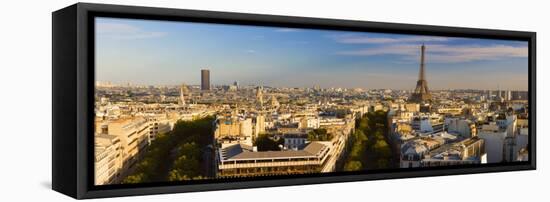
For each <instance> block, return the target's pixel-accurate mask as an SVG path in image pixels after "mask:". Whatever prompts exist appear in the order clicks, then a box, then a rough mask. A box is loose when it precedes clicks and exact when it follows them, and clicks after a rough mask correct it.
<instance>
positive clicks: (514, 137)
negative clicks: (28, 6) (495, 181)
mask: <svg viewBox="0 0 550 202" xmlns="http://www.w3.org/2000/svg"><path fill="white" fill-rule="evenodd" d="M52 15H53V28H52V29H53V56H52V57H53V68H52V69H53V173H52V178H53V189H54V190H56V191H59V192H61V193H63V194H66V195H69V196H72V197H74V198H96V197H112V196H127V195H143V194H159V193H178V192H192V191H208V190H222V189H240V188H252V187H266V186H283V185H302V184H314V183H331V182H349V181H358V180H376V179H393V178H406V177H422V176H441V175H455V174H472V173H485V172H502V171H519V170H533V169H535V168H536V166H535V165H536V164H535V162H536V149H535V147H536V144H535V143H536V141H535V137H536V131H535V123H536V122H535V111H536V105H535V100H536V99H535V95H536V88H535V84H536V82H535V78H536V77H535V70H536V66H535V64H536V60H535V55H536V53H535V50H536V48H535V45H536V42H535V36H536V35H535V33H534V32H523V31H504V30H488V29H473V28H457V27H441V26H426V25H411V24H395V23H379V22H364V21H351V20H334V19H318V18H304V17H287V16H273V15H257V14H242V13H227V12H211V11H195V10H181V9H167V8H150V7H131V6H117V5H102V4H87V3H78V4H75V5H72V6H69V7H67V8H64V9H61V10H59V11H55V12H54V13H53V14H52Z"/></svg>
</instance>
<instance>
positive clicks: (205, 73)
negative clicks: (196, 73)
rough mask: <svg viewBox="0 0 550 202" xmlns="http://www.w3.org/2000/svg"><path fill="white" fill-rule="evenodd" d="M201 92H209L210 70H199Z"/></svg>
mask: <svg viewBox="0 0 550 202" xmlns="http://www.w3.org/2000/svg"><path fill="white" fill-rule="evenodd" d="M201 90H210V70H208V69H201Z"/></svg>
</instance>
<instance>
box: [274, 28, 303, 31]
mask: <svg viewBox="0 0 550 202" xmlns="http://www.w3.org/2000/svg"><path fill="white" fill-rule="evenodd" d="M275 31H276V32H299V31H300V29H294V28H280V29H276V30H275Z"/></svg>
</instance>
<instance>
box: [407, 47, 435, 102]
mask: <svg viewBox="0 0 550 202" xmlns="http://www.w3.org/2000/svg"><path fill="white" fill-rule="evenodd" d="M425 51H426V46H424V44H422V46H421V47H420V72H419V73H418V81H417V82H416V88H415V89H414V92H413V94H412V96H411V98H410V99H409V101H411V102H416V103H421V102H427V101H430V100H431V99H432V95H431V94H430V91H429V90H428V81H426V75H425V71H426V70H425V63H424V60H425V56H424V54H425Z"/></svg>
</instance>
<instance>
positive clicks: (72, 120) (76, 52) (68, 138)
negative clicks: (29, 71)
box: [52, 3, 536, 199]
mask: <svg viewBox="0 0 550 202" xmlns="http://www.w3.org/2000/svg"><path fill="white" fill-rule="evenodd" d="M94 17H117V18H130V19H155V20H167V21H185V22H207V23H220V24H236V25H260V26H283V27H291V28H315V29H328V30H348V31H368V32H383V33H400V34H416V35H437V36H452V37H471V38H486V39H507V40H521V41H527V42H528V44H529V47H528V49H529V50H528V51H529V57H528V63H529V72H528V73H529V78H528V79H529V84H528V87H529V89H528V90H529V114H530V115H529V147H530V148H529V152H530V154H529V161H527V162H510V163H506V164H489V165H476V166H453V167H436V168H421V169H420V168H410V169H406V170H403V169H395V170H381V171H371V172H368V173H365V172H349V173H348V172H346V173H328V174H307V175H300V176H299V177H296V176H293V175H289V176H284V177H281V176H277V177H258V178H254V179H253V180H251V179H233V180H205V181H200V182H165V183H150V184H136V185H123V184H121V185H102V186H95V185H94V184H93V169H94V166H93V165H94V164H93V162H94V161H93V160H94V156H93V155H94V153H93V144H91V143H92V142H93V141H94V140H93V115H94V111H93V108H94V107H93V106H94V100H93V97H94V96H93V93H94V90H95V89H94V60H93V58H94V37H93V36H94V33H93V31H94V21H93V19H94ZM52 21H53V26H52V43H53V44H52V47H53V50H52V51H53V54H52V76H53V78H52V88H53V90H52V91H53V93H52V94H53V95H52V114H53V117H52V154H53V157H52V188H53V190H56V191H58V192H61V193H63V194H66V195H68V196H71V197H74V198H77V199H84V198H98V197H114V196H131V195H145V194H164V193H181V192H195V191H209V190H225V189H242V188H256V187H272V186H287V185H305V184H317V183H335V182H351V181H363V180H379V179H394V178H410V177H424V176H443V175H457V174H473V173H488V172H504V171H519V170H535V169H536V130H535V128H536V33H535V32H523V31H505V30H491V29H473V28H459V27H444V26H428V25H413V24H398V23H380V22H365V21H352V20H335V19H320V18H306V17H288V16H276V15H258V14H243V13H230V12H212V11H197V10H183V9H168V8H152V7H135V6H119V5H106V4H90V3H77V4H74V5H72V6H69V7H66V8H63V9H60V10H58V11H55V12H53V14H52Z"/></svg>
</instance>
